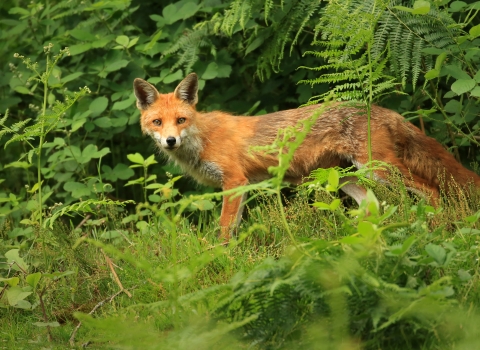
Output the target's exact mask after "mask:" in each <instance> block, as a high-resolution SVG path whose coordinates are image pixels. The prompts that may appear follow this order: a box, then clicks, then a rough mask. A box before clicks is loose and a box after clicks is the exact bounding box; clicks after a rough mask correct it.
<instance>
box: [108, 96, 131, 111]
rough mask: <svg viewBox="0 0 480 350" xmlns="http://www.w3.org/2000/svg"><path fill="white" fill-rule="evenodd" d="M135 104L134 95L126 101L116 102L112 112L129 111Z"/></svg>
mask: <svg viewBox="0 0 480 350" xmlns="http://www.w3.org/2000/svg"><path fill="white" fill-rule="evenodd" d="M134 102H135V95H133V94H132V95H131V96H130V97H129V98H128V99H126V100H124V101H119V102H115V103H114V105H113V107H112V111H116V110H124V109H127V108H128V107H132V106H134Z"/></svg>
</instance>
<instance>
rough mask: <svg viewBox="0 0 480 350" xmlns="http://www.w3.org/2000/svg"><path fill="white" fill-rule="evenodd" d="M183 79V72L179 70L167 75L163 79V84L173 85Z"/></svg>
mask: <svg viewBox="0 0 480 350" xmlns="http://www.w3.org/2000/svg"><path fill="white" fill-rule="evenodd" d="M182 78H183V73H182V70H181V69H179V70H177V71H176V72H175V73H172V74H169V75H167V76H166V77H165V78H164V79H163V82H164V83H165V84H170V83H173V82H174V81H176V80H180V79H182Z"/></svg>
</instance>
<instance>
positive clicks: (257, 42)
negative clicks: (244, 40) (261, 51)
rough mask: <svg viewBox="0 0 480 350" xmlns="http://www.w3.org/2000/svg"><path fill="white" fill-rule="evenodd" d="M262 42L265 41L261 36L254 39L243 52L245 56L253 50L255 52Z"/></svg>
mask: <svg viewBox="0 0 480 350" xmlns="http://www.w3.org/2000/svg"><path fill="white" fill-rule="evenodd" d="M264 41H265V37H263V36H260V37H258V38H256V39H255V40H254V41H252V42H251V43H250V45H248V46H247V49H246V50H245V56H246V55H248V54H249V53H250V52H252V51H253V50H255V49H256V48H258V47H260V45H262V44H263V42H264Z"/></svg>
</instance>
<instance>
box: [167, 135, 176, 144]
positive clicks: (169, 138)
mask: <svg viewBox="0 0 480 350" xmlns="http://www.w3.org/2000/svg"><path fill="white" fill-rule="evenodd" d="M176 142H177V139H176V138H175V137H173V136H169V137H167V145H168V146H169V147H173V146H175V143H176Z"/></svg>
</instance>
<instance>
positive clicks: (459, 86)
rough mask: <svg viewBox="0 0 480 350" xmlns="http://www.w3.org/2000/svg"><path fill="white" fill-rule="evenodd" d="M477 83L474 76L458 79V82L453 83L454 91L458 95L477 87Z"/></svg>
mask: <svg viewBox="0 0 480 350" xmlns="http://www.w3.org/2000/svg"><path fill="white" fill-rule="evenodd" d="M475 85H476V83H475V80H473V79H472V78H469V79H458V80H457V81H456V82H454V83H453V84H452V87H451V89H452V91H453V92H454V93H456V94H457V95H461V94H463V93H465V92H468V91H470V90H472V89H473V88H474V87H475Z"/></svg>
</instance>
